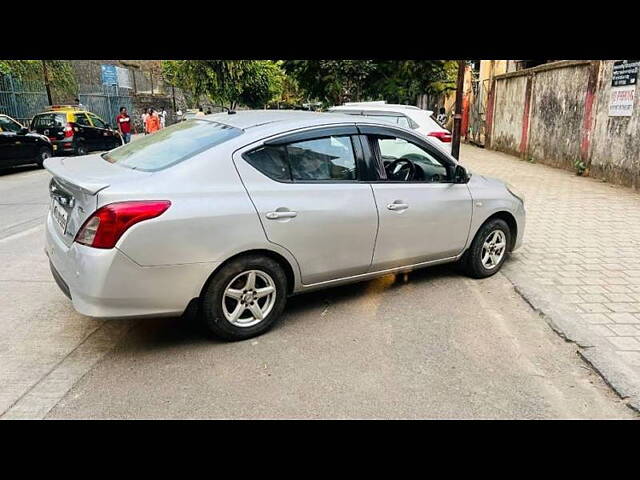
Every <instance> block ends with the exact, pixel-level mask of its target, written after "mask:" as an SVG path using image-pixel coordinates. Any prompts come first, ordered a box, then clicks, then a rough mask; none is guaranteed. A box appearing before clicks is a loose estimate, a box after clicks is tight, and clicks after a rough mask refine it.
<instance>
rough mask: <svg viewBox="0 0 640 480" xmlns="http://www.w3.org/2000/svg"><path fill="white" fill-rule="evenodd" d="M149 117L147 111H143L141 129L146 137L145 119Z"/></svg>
mask: <svg viewBox="0 0 640 480" xmlns="http://www.w3.org/2000/svg"><path fill="white" fill-rule="evenodd" d="M148 116H149V113H148V110H145V111H144V112H143V113H142V129H143V130H144V134H145V135H146V134H147V133H148V132H147V117H148Z"/></svg>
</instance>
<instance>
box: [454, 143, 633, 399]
mask: <svg viewBox="0 0 640 480" xmlns="http://www.w3.org/2000/svg"><path fill="white" fill-rule="evenodd" d="M461 158H462V164H463V165H466V166H468V167H470V168H471V170H472V171H473V172H476V173H478V174H485V175H489V176H493V177H497V178H501V179H503V180H505V181H508V182H510V183H512V184H513V185H514V186H515V187H516V188H517V189H518V190H520V191H522V192H523V193H524V195H525V197H526V199H525V206H526V210H527V227H526V232H525V238H524V245H523V247H522V249H520V250H519V251H518V252H516V253H515V254H514V255H513V256H512V257H511V259H510V261H509V262H508V263H506V264H505V268H504V269H503V273H504V274H505V275H506V276H507V277H508V278H509V279H510V280H511V281H512V282H513V283H514V285H515V286H516V287H517V288H518V289H519V291H520V292H521V293H522V294H523V295H524V297H525V298H526V299H527V301H528V302H530V303H531V304H532V306H533V307H534V308H536V309H538V310H540V311H542V312H543V313H544V314H545V318H546V319H547V321H549V323H550V324H551V326H552V327H553V328H554V329H556V330H557V331H558V332H559V333H560V334H561V335H563V336H565V337H566V338H567V339H569V340H571V341H574V342H576V343H577V344H578V345H579V346H580V347H581V348H580V349H579V352H580V354H581V355H582V356H583V357H584V358H585V360H586V361H587V362H589V363H591V364H592V365H593V366H594V367H595V368H596V369H597V370H598V371H599V372H600V373H601V374H602V375H603V376H604V378H605V379H606V381H607V382H608V383H610V384H611V385H612V386H613V388H614V389H615V390H616V391H617V392H618V393H619V395H620V396H621V397H623V398H625V399H626V401H627V402H628V403H629V405H630V406H631V407H632V408H635V409H636V410H640V193H638V192H634V191H632V190H631V189H629V188H625V187H620V186H616V185H612V184H608V183H604V182H602V181H598V180H595V179H591V178H583V177H578V176H576V175H575V174H573V173H572V172H568V171H565V170H560V169H556V168H552V167H548V166H545V165H539V164H533V163H529V162H527V161H523V160H519V159H517V158H515V157H513V156H510V155H506V154H504V153H500V152H495V151H491V150H483V149H481V148H477V147H473V146H469V145H463V146H462V154H461Z"/></svg>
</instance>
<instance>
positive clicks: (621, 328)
mask: <svg viewBox="0 0 640 480" xmlns="http://www.w3.org/2000/svg"><path fill="white" fill-rule="evenodd" d="M609 328H610V329H611V330H613V331H614V332H615V333H616V335H619V336H621V337H640V328H637V327H636V326H634V325H609Z"/></svg>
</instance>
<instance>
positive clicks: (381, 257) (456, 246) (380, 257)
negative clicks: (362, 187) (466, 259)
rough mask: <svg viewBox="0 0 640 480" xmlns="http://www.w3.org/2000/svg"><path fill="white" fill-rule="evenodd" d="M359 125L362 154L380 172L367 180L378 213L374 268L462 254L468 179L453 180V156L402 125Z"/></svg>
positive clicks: (468, 210) (467, 215)
mask: <svg viewBox="0 0 640 480" xmlns="http://www.w3.org/2000/svg"><path fill="white" fill-rule="evenodd" d="M360 130H361V131H362V133H364V134H365V135H366V136H365V137H364V138H365V139H366V140H365V141H364V144H365V155H369V156H371V159H372V160H371V161H372V163H375V164H377V168H376V171H377V172H378V179H377V180H375V181H373V182H372V183H371V185H372V188H373V192H374V195H375V199H376V204H377V208H378V213H379V217H380V226H379V231H378V238H377V241H376V247H375V251H374V255H373V261H372V266H371V268H372V270H384V269H388V268H395V267H400V266H405V265H414V264H418V263H423V262H429V261H436V260H441V259H445V258H451V257H455V256H456V255H458V254H460V253H461V252H462V250H463V248H464V246H465V244H466V241H467V236H468V235H469V228H470V225H471V213H472V198H471V194H470V192H469V189H468V187H467V185H466V184H460V183H454V182H453V181H452V178H453V168H454V166H455V162H454V161H453V160H451V159H449V158H447V157H446V156H445V155H444V154H443V153H442V152H440V151H439V150H438V149H437V148H436V147H434V146H432V145H429V144H428V143H427V142H425V141H423V140H422V139H419V138H417V137H415V136H413V135H410V134H408V133H405V132H403V131H401V130H396V129H388V128H386V127H385V128H381V127H360ZM400 159H404V160H408V161H410V162H411V163H413V165H414V167H415V172H416V173H415V175H414V177H413V178H410V179H407V178H406V176H407V174H406V172H407V171H408V170H410V168H403V165H406V162H403V161H402V160H400ZM396 160H400V161H399V162H396ZM394 162H395V164H394Z"/></svg>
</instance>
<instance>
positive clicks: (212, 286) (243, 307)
mask: <svg viewBox="0 0 640 480" xmlns="http://www.w3.org/2000/svg"><path fill="white" fill-rule="evenodd" d="M251 273H253V274H254V277H253V278H254V281H253V288H252V284H251ZM269 287H272V288H273V293H271V294H267V293H266V292H267V291H268V290H269ZM256 292H257V293H256ZM261 294H264V296H261V297H258V295H261ZM286 301H287V276H286V274H285V272H284V270H283V268H282V267H281V266H280V264H279V263H278V262H276V261H275V260H273V259H271V258H269V257H265V256H261V255H247V256H243V257H239V258H236V259H234V260H232V261H231V262H229V263H228V264H227V265H225V266H224V267H222V269H220V270H219V271H218V272H216V273H215V275H214V276H213V277H212V278H211V279H210V281H209V283H208V285H207V286H206V287H205V290H204V294H203V295H202V298H201V313H200V316H201V321H202V323H203V325H204V327H205V328H206V329H207V331H208V332H209V333H211V334H213V335H214V336H216V337H218V338H221V339H224V340H230V341H237V340H245V339H247V338H251V337H255V336H257V335H261V334H263V333H264V332H266V331H267V330H269V329H270V328H271V327H272V326H273V324H274V323H275V322H276V321H277V320H278V318H279V317H280V315H281V314H282V311H283V310H284V306H285V304H286ZM237 309H239V310H237ZM237 312H239V314H237V315H235V314H236V313H237ZM258 312H260V313H258ZM260 317H263V318H262V319H260ZM234 318H235V321H234Z"/></svg>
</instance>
